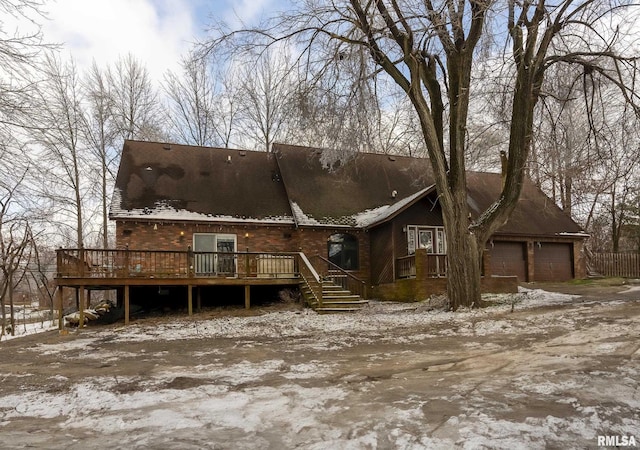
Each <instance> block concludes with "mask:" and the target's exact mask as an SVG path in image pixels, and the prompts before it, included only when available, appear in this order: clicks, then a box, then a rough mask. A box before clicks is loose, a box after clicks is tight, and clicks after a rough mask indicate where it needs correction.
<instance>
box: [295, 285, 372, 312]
mask: <svg viewBox="0 0 640 450" xmlns="http://www.w3.org/2000/svg"><path fill="white" fill-rule="evenodd" d="M300 291H301V292H302V297H303V298H304V300H305V302H306V304H307V305H308V306H309V307H311V308H313V309H314V310H315V311H317V312H318V313H320V314H330V313H348V312H356V311H359V310H360V309H362V308H363V307H364V306H367V305H368V304H369V302H368V300H363V299H362V297H360V296H359V295H355V294H353V293H352V292H351V291H349V290H347V289H344V288H343V287H341V286H339V285H337V284H335V283H333V282H331V281H329V280H323V281H322V305H320V304H319V303H318V300H317V299H316V298H315V296H314V295H313V293H312V291H311V289H310V288H309V286H308V285H307V283H305V282H303V283H301V285H300Z"/></svg>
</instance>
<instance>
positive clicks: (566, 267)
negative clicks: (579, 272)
mask: <svg viewBox="0 0 640 450" xmlns="http://www.w3.org/2000/svg"><path fill="white" fill-rule="evenodd" d="M572 253H573V252H572V245H571V244H558V243H551V242H540V243H537V242H536V243H535V245H534V259H535V262H534V271H535V272H534V278H535V281H567V280H571V279H572V278H573V263H572V261H573V258H572Z"/></svg>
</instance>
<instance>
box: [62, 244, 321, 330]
mask: <svg viewBox="0 0 640 450" xmlns="http://www.w3.org/2000/svg"><path fill="white" fill-rule="evenodd" d="M301 266H303V271H302V273H301V271H300V267H301ZM306 266H308V260H307V259H306V258H304V257H303V255H302V254H301V253H286V252H283V253H274V252H243V253H241V252H194V251H191V250H186V251H162V250H129V249H125V250H104V249H58V250H57V271H56V272H57V273H56V284H57V286H58V301H59V304H60V305H62V301H63V295H64V289H65V288H73V289H75V290H76V291H77V293H78V298H79V300H78V303H79V304H80V305H85V304H86V303H88V302H87V301H86V299H87V297H88V298H89V299H90V292H91V291H92V290H96V289H115V290H118V292H119V293H120V294H121V297H122V303H123V306H124V309H125V324H128V323H129V306H130V292H129V291H130V288H131V287H135V286H186V287H187V293H188V294H187V297H188V298H187V309H188V312H189V314H190V315H191V314H192V313H193V297H194V296H193V289H194V288H198V287H201V286H244V288H245V307H246V308H249V307H250V305H251V300H250V288H251V286H265V285H272V286H296V285H299V284H300V283H301V282H306V280H307V279H309V280H310V276H311V277H312V278H314V281H315V279H317V280H319V275H317V273H315V271H314V270H313V268H309V267H306ZM305 275H306V276H305ZM310 281H311V280H310ZM85 294H87V296H85ZM198 294H199V292H198ZM83 311H84V308H80V315H81V323H82V316H83ZM60 327H62V308H60Z"/></svg>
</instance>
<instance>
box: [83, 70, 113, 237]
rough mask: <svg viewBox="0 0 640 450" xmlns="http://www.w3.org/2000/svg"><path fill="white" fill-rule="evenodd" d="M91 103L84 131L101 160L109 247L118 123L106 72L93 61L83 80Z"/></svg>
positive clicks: (104, 234) (104, 226)
mask: <svg viewBox="0 0 640 450" xmlns="http://www.w3.org/2000/svg"><path fill="white" fill-rule="evenodd" d="M84 90H85V92H86V101H87V105H88V109H87V114H86V127H85V135H86V138H87V141H88V143H89V147H90V149H91V151H92V153H93V154H94V156H95V157H96V158H97V160H98V161H99V166H100V168H99V176H100V184H99V187H100V204H101V209H102V233H101V234H102V247H103V248H108V247H109V217H108V208H109V195H110V187H111V186H112V185H113V180H114V179H115V174H114V167H113V165H114V162H115V160H116V157H117V154H118V152H117V151H115V150H114V144H115V137H116V136H115V135H116V133H115V126H114V123H113V122H114V120H113V96H112V92H111V87H110V85H109V83H108V82H107V77H106V74H105V73H104V72H103V71H102V70H101V69H100V68H99V67H98V65H97V64H96V62H95V61H94V62H93V64H92V65H91V68H90V69H89V72H88V73H87V75H86V77H85V80H84Z"/></svg>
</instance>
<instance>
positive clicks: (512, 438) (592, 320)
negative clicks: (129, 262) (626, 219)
mask: <svg viewBox="0 0 640 450" xmlns="http://www.w3.org/2000/svg"><path fill="white" fill-rule="evenodd" d="M540 287H541V286H540V285H536V286H528V288H530V289H531V290H528V291H526V292H524V293H522V294H519V295H518V296H517V297H509V296H496V297H495V298H492V300H494V301H495V302H497V303H502V304H501V305H498V306H495V307H490V308H485V309H482V310H473V311H467V312H457V313H450V312H443V311H441V310H439V309H438V308H437V307H436V306H437V305H434V304H433V302H431V303H430V302H423V303H417V304H397V303H377V302H373V303H372V304H371V306H370V307H369V308H367V309H365V310H363V311H362V312H359V313H356V314H352V315H341V316H336V315H324V316H323V315H318V314H316V313H314V312H313V311H309V310H302V309H299V308H295V307H287V308H283V307H282V306H280V307H278V308H276V309H277V310H273V308H272V309H270V308H265V309H262V310H254V311H252V312H251V313H250V315H247V313H246V312H240V311H237V312H239V313H240V314H236V313H235V312H233V311H231V312H228V311H220V310H211V311H207V312H203V313H201V314H199V315H196V316H193V317H191V318H189V317H184V316H182V317H175V316H174V317H168V318H167V317H163V318H156V319H146V320H139V321H136V322H134V323H133V324H132V325H131V326H129V327H126V328H125V327H123V326H122V325H115V326H108V327H90V328H85V329H83V330H82V331H81V332H79V333H70V334H68V335H61V334H60V333H58V332H57V331H52V332H47V333H43V334H39V335H33V336H29V337H25V338H20V339H14V340H12V341H7V342H4V343H2V344H0V374H1V375H0V380H1V383H0V439H1V442H0V446H1V447H3V448H47V449H63V448H64V449H87V448H134V449H135V448H145V449H147V448H152V449H155V448H157V449H200V448H221V449H222V448H235V449H254V448H273V449H282V448H305V449H325V448H339V449H350V448H352V449H362V448H371V449H374V448H380V449H386V448H403V449H412V448H416V449H418V448H429V449H431V448H436V449H438V448H442V449H450V448H469V449H477V448H492V449H493V448H504V449H516V448H526V449H531V448H534V449H535V448H597V447H598V436H600V437H601V438H602V437H604V436H607V437H609V438H610V439H613V438H615V439H618V442H622V441H621V439H623V438H624V439H626V441H625V442H627V443H629V442H633V441H632V440H635V442H636V443H640V442H639V441H640V390H639V387H638V386H639V383H638V380H640V351H639V348H640V339H639V338H640V291H638V290H636V288H634V287H632V288H628V287H624V286H615V287H610V286H606V287H598V288H593V287H591V289H589V287H586V288H581V287H576V286H570V285H561V288H559V287H558V286H552V285H546V286H543V287H545V289H555V290H556V291H561V290H564V291H572V292H573V293H574V294H575V293H576V292H577V291H581V292H578V293H580V294H582V295H581V296H569V295H566V294H563V293H548V292H545V291H543V290H540V289H539V288H540ZM512 303H513V312H511V309H512ZM608 442H612V441H608Z"/></svg>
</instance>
